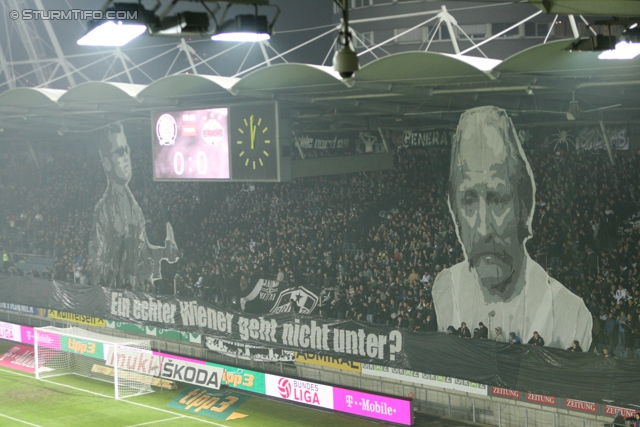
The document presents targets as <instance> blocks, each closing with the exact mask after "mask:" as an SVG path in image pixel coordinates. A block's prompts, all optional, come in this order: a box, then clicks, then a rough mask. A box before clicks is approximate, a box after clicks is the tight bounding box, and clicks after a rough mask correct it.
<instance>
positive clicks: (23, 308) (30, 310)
mask: <svg viewBox="0 0 640 427" xmlns="http://www.w3.org/2000/svg"><path fill="white" fill-rule="evenodd" d="M0 310H9V311H17V312H18V313H25V314H33V315H34V316H38V315H41V314H42V310H40V309H38V308H36V307H30V306H28V305H20V304H10V303H7V302H0Z"/></svg>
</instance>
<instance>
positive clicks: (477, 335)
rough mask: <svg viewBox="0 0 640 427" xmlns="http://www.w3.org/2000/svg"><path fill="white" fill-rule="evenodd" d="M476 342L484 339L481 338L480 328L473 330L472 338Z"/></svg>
mask: <svg viewBox="0 0 640 427" xmlns="http://www.w3.org/2000/svg"><path fill="white" fill-rule="evenodd" d="M471 338H472V339H474V340H479V339H480V338H482V337H481V336H480V329H479V328H473V337H471Z"/></svg>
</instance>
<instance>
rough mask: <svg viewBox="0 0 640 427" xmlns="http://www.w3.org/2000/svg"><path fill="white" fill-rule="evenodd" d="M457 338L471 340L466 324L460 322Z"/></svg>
mask: <svg viewBox="0 0 640 427" xmlns="http://www.w3.org/2000/svg"><path fill="white" fill-rule="evenodd" d="M458 336H459V337H460V338H471V331H470V330H469V328H467V324H466V323H464V322H462V324H460V327H459V328H458Z"/></svg>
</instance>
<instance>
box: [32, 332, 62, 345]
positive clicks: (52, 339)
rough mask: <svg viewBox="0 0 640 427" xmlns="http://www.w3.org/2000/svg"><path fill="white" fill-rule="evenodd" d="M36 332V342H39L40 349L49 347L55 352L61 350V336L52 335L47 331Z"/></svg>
mask: <svg viewBox="0 0 640 427" xmlns="http://www.w3.org/2000/svg"><path fill="white" fill-rule="evenodd" d="M35 331H36V338H35V340H37V341H38V345H39V346H40V347H47V348H51V349H54V350H60V335H58V334H50V333H48V332H45V331H39V330H37V329H36V330H35Z"/></svg>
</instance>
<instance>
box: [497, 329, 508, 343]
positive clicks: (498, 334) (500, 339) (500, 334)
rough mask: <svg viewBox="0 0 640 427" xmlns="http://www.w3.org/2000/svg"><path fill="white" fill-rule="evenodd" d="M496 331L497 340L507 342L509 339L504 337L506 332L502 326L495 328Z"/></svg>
mask: <svg viewBox="0 0 640 427" xmlns="http://www.w3.org/2000/svg"><path fill="white" fill-rule="evenodd" d="M494 332H495V333H496V342H506V341H507V340H506V339H505V338H504V334H503V333H502V328H495V329H494Z"/></svg>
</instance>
